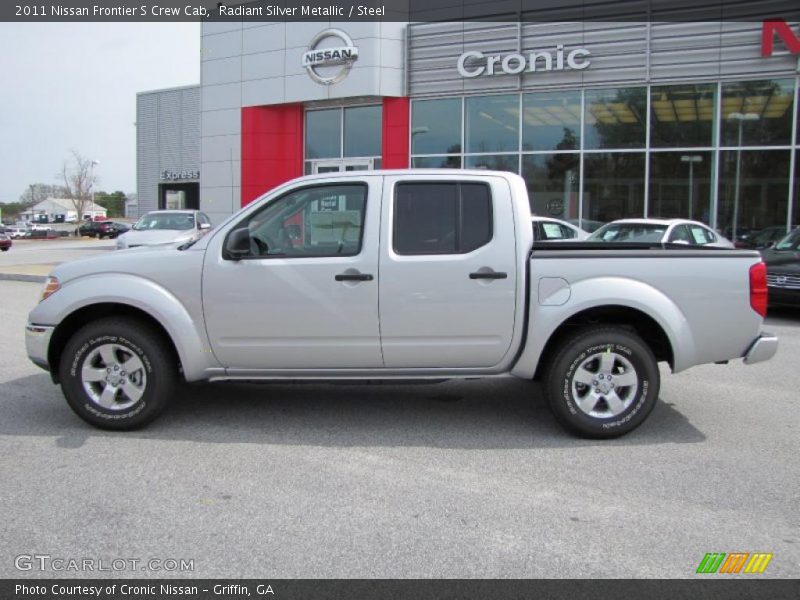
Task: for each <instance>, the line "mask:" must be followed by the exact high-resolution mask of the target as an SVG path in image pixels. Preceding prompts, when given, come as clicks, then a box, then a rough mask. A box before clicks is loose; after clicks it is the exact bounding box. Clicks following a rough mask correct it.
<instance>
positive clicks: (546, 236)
mask: <svg viewBox="0 0 800 600" xmlns="http://www.w3.org/2000/svg"><path fill="white" fill-rule="evenodd" d="M531 221H532V222H533V239H534V241H536V242H560V241H568V240H585V239H586V238H587V237H589V232H588V231H584V230H583V229H581V228H580V227H577V226H576V225H573V224H572V223H568V222H567V221H562V220H561V219H554V218H552V217H540V216H538V215H533V216H532V217H531Z"/></svg>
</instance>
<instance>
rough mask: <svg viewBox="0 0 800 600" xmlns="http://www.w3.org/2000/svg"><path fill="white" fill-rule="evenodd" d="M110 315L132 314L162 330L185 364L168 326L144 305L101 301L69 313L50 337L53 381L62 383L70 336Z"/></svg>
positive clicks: (170, 346) (48, 357)
mask: <svg viewBox="0 0 800 600" xmlns="http://www.w3.org/2000/svg"><path fill="white" fill-rule="evenodd" d="M106 317H123V318H124V317H128V318H130V319H134V320H137V321H139V322H142V323H147V324H148V325H150V326H151V327H152V328H153V330H154V331H156V332H157V333H158V335H159V336H160V337H161V338H162V340H163V341H164V343H165V344H166V345H167V348H168V350H169V352H170V353H171V354H172V355H173V356H174V358H175V362H176V364H177V365H178V367H179V368H181V367H182V362H181V357H180V353H179V352H178V348H177V347H176V346H175V342H174V341H173V339H172V337H171V336H170V334H169V332H168V331H167V329H166V328H165V327H164V326H163V325H162V324H161V323H160V322H159V321H158V319H156V318H155V317H154V316H153V315H151V314H150V313H148V312H146V311H144V310H142V309H140V308H137V307H135V306H131V305H130V304H124V303H121V302H100V303H97V304H87V305H86V306H82V307H81V308H78V309H77V310H75V311H73V312H72V313H70V314H69V315H67V317H66V318H64V319H63V320H62V321H61V322H60V323H59V324H58V325H57V326H56V328H55V329H54V330H53V335H52V337H51V338H50V344H49V346H48V348H47V363H48V365H49V367H50V376H51V377H52V379H53V383H60V381H59V376H58V372H59V367H60V364H61V358H62V354H63V350H64V348H65V346H66V345H67V342H69V340H70V338H71V337H72V336H73V335H74V334H75V332H77V331H78V330H79V329H80V328H81V327H83V326H84V325H87V324H88V323H91V322H92V321H97V320H99V319H103V318H106ZM181 370H182V368H181Z"/></svg>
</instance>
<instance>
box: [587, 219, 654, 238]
mask: <svg viewBox="0 0 800 600" xmlns="http://www.w3.org/2000/svg"><path fill="white" fill-rule="evenodd" d="M666 231H667V226H666V225H661V224H654V223H609V224H608V225H604V226H603V227H601V228H600V229H598V230H597V231H595V232H594V233H593V234H592V235H590V236H589V239H588V240H587V241H590V242H660V241H661V238H663V237H664V233H666Z"/></svg>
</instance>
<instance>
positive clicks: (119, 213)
mask: <svg viewBox="0 0 800 600" xmlns="http://www.w3.org/2000/svg"><path fill="white" fill-rule="evenodd" d="M126 199H127V197H126V196H125V193H124V192H120V191H119V190H117V191H116V192H113V193H111V194H109V193H106V192H95V195H94V201H95V202H96V203H97V204H99V205H100V206H102V207H103V208H105V209H106V211H107V212H108V217H109V218H112V219H113V218H117V217H124V216H125V200H126Z"/></svg>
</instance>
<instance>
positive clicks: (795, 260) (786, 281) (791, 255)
mask: <svg viewBox="0 0 800 600" xmlns="http://www.w3.org/2000/svg"><path fill="white" fill-rule="evenodd" d="M761 256H762V257H763V258H764V262H765V263H767V289H768V292H769V293H768V302H769V305H770V306H778V305H789V306H800V227H798V228H795V229H794V230H793V231H792V232H791V233H789V234H788V235H786V236H784V238H783V239H782V240H780V241H779V242H778V243H777V244H775V246H773V247H772V248H767V249H765V250H762V251H761Z"/></svg>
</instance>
